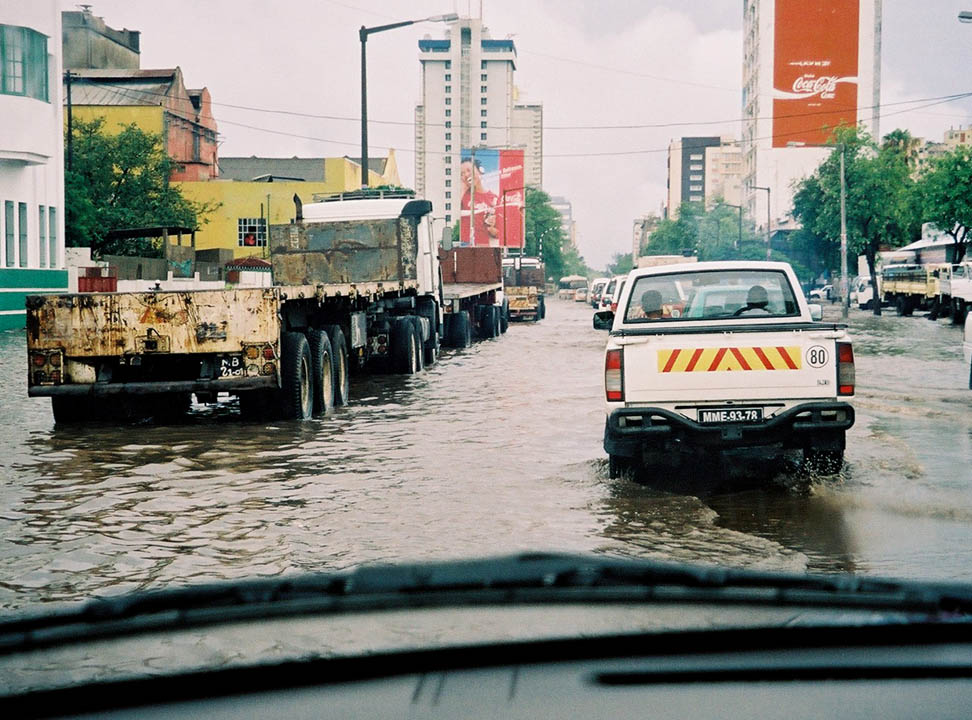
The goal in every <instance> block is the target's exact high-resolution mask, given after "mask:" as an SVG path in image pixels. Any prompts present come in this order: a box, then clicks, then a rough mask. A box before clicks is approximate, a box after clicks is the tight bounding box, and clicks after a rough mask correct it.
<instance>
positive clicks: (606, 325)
mask: <svg viewBox="0 0 972 720" xmlns="http://www.w3.org/2000/svg"><path fill="white" fill-rule="evenodd" d="M612 325H614V313H613V312H611V311H610V310H601V312H596V313H594V329H595V330H610V329H611V326H612Z"/></svg>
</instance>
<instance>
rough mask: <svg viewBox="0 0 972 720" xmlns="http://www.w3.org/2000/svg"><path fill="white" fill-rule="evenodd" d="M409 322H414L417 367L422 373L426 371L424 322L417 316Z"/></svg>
mask: <svg viewBox="0 0 972 720" xmlns="http://www.w3.org/2000/svg"><path fill="white" fill-rule="evenodd" d="M409 320H411V322H412V327H413V328H415V366H416V367H417V368H418V371H417V372H422V370H424V369H425V342H424V341H423V340H422V321H421V320H420V319H419V318H418V316H417V315H413V316H412V317H410V318H409ZM430 335H431V333H430Z"/></svg>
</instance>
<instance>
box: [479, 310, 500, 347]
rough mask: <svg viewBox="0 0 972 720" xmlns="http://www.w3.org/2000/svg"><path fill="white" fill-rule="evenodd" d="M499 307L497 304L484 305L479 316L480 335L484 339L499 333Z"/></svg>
mask: <svg viewBox="0 0 972 720" xmlns="http://www.w3.org/2000/svg"><path fill="white" fill-rule="evenodd" d="M498 309H499V308H497V307H496V306H495V305H483V306H482V312H481V313H480V316H479V337H481V338H483V339H484V340H488V339H490V338H494V337H496V336H497V335H499V313H498V312H497V310H498Z"/></svg>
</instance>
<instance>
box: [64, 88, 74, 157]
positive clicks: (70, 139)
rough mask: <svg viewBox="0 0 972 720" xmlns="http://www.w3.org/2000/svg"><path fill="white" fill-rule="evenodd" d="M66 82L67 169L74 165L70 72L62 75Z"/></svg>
mask: <svg viewBox="0 0 972 720" xmlns="http://www.w3.org/2000/svg"><path fill="white" fill-rule="evenodd" d="M64 77H65V79H66V80H67V151H68V152H67V169H68V170H70V169H71V166H72V165H73V164H74V116H73V114H72V112H71V71H70V70H68V71H67V72H66V73H64Z"/></svg>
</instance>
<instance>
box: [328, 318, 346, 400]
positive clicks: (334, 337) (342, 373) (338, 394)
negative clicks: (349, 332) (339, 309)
mask: <svg viewBox="0 0 972 720" xmlns="http://www.w3.org/2000/svg"><path fill="white" fill-rule="evenodd" d="M325 330H327V336H328V337H329V338H330V339H331V361H332V369H333V370H332V371H333V377H334V405H335V406H341V405H347V404H348V403H349V402H350V401H351V373H350V367H349V365H348V341H347V340H346V339H345V337H344V330H342V329H341V326H340V325H328V326H327V327H326V328H325Z"/></svg>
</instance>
